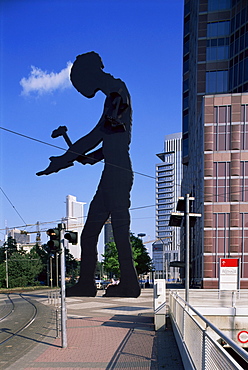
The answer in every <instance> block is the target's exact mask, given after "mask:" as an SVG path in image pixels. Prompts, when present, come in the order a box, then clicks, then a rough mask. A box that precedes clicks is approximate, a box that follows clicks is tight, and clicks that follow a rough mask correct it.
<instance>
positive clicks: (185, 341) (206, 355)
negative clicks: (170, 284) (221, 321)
mask: <svg viewBox="0 0 248 370" xmlns="http://www.w3.org/2000/svg"><path fill="white" fill-rule="evenodd" d="M169 311H170V316H171V320H172V325H173V329H174V334H175V337H176V340H177V344H178V347H179V350H180V353H181V356H182V360H183V362H184V365H185V368H187V369H197V370H213V369H218V370H222V369H223V370H229V369H230V370H231V369H239V370H241V369H243V368H242V367H241V366H240V365H239V364H238V363H237V362H236V361H235V360H234V358H233V357H231V355H229V353H228V352H227V351H226V350H225V349H224V348H223V347H222V346H221V345H220V344H219V343H218V342H217V341H216V340H215V339H214V338H213V334H212V335H211V331H212V333H213V332H214V333H215V336H216V335H217V336H219V337H220V338H222V339H223V341H224V342H226V343H227V344H228V345H229V346H230V347H231V348H232V349H233V350H234V351H235V352H237V353H238V355H239V356H240V357H242V358H243V360H244V361H246V362H247V364H248V353H247V352H246V351H244V350H243V349H242V348H241V347H239V346H238V345H237V344H236V343H235V342H234V341H233V340H232V339H230V338H228V337H227V336H226V335H225V334H223V333H222V332H221V331H220V330H219V329H218V328H217V327H215V326H214V325H213V324H212V323H211V322H210V321H208V320H207V319H206V318H205V317H204V316H202V315H201V314H200V313H199V312H198V311H196V310H195V309H194V308H193V307H192V306H191V305H189V304H188V303H187V302H186V301H185V300H184V299H182V298H181V297H180V296H179V295H178V294H177V293H176V292H173V291H171V292H170V295H169ZM192 313H194V315H196V317H198V319H201V323H202V324H200V323H199V322H198V321H196V319H195V318H194V317H193V315H192ZM247 367H248V365H247Z"/></svg>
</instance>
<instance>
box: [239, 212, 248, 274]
mask: <svg viewBox="0 0 248 370" xmlns="http://www.w3.org/2000/svg"><path fill="white" fill-rule="evenodd" d="M240 225H241V229H240V243H239V248H240V249H239V251H240V253H241V261H242V263H241V264H240V266H241V272H240V277H242V278H247V277H248V261H245V260H244V255H245V254H247V253H248V213H240Z"/></svg>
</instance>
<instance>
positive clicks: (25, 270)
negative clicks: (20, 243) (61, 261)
mask: <svg viewBox="0 0 248 370" xmlns="http://www.w3.org/2000/svg"><path fill="white" fill-rule="evenodd" d="M2 265H5V263H3V264H2ZM41 270H42V261H41V259H40V257H39V256H38V255H37V254H36V253H25V252H23V251H17V252H14V253H12V254H11V256H10V257H8V280H9V287H10V288H14V287H25V286H28V285H35V284H36V278H37V276H38V275H39V273H40V272H41ZM1 272H3V269H2V268H1ZM1 280H2V282H3V279H1Z"/></svg>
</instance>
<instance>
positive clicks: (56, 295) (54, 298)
mask: <svg viewBox="0 0 248 370" xmlns="http://www.w3.org/2000/svg"><path fill="white" fill-rule="evenodd" d="M47 298H48V304H50V305H53V306H54V307H55V311H54V312H55V325H56V328H55V330H56V337H57V338H58V337H60V332H61V296H60V291H59V290H54V291H49V292H48V295H47Z"/></svg>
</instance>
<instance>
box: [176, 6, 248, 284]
mask: <svg viewBox="0 0 248 370" xmlns="http://www.w3.org/2000/svg"><path fill="white" fill-rule="evenodd" d="M247 92H248V2H247V0H185V3H184V48H183V124H182V131H183V137H182V142H183V164H184V166H183V182H182V195H183V196H184V195H185V194H190V195H191V196H193V197H195V201H194V202H193V207H194V208H193V211H194V212H198V213H201V214H202V217H201V218H199V219H198V220H197V222H196V224H195V226H194V228H193V230H192V232H191V241H190V259H191V266H192V269H191V282H192V283H193V284H199V285H200V286H202V287H203V288H218V281H219V268H220V258H230V257H231V258H237V259H239V263H240V287H241V288H248V238H247V237H248V93H247ZM183 254H184V250H183V248H182V255H183Z"/></svg>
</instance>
